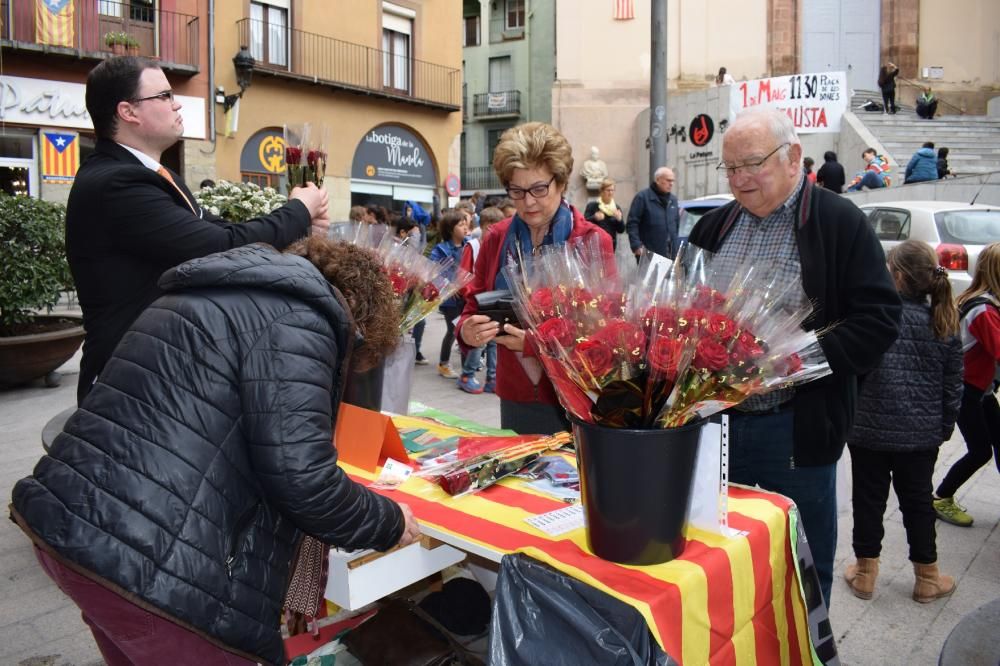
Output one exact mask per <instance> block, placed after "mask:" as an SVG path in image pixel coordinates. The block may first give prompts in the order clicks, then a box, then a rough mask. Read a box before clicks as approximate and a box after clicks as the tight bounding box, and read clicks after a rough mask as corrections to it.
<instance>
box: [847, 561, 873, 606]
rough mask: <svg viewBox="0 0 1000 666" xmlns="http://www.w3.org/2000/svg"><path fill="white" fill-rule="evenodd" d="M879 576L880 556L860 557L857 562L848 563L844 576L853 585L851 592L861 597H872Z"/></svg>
mask: <svg viewBox="0 0 1000 666" xmlns="http://www.w3.org/2000/svg"><path fill="white" fill-rule="evenodd" d="M877 577H878V558H877V557H859V558H858V561H857V563H856V564H849V565H847V571H845V572H844V578H845V579H846V580H847V584H848V585H850V586H851V592H853V593H854V596H856V597H857V598H859V599H871V598H872V593H873V592H874V591H875V579H876V578H877Z"/></svg>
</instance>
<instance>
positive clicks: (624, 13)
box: [613, 0, 635, 21]
mask: <svg viewBox="0 0 1000 666" xmlns="http://www.w3.org/2000/svg"><path fill="white" fill-rule="evenodd" d="M613 2H614V3H615V20H616V21H627V20H628V19H634V18H635V0H613Z"/></svg>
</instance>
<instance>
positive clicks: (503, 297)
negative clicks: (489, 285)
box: [475, 289, 524, 331]
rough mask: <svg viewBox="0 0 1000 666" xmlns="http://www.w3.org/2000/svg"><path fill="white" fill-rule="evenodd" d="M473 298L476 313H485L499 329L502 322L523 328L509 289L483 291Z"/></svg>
mask: <svg viewBox="0 0 1000 666" xmlns="http://www.w3.org/2000/svg"><path fill="white" fill-rule="evenodd" d="M475 299H476V306H477V309H478V314H481V315H486V316H487V317H489V318H490V320H491V321H495V322H497V323H498V324H500V326H501V331H502V327H503V325H504V324H512V325H514V326H517V327H518V328H524V327H523V326H521V322H520V321H519V320H518V318H517V313H516V312H515V311H514V295H513V294H511V293H510V290H509V289H496V290H494V291H484V292H482V293H479V294H476V295H475Z"/></svg>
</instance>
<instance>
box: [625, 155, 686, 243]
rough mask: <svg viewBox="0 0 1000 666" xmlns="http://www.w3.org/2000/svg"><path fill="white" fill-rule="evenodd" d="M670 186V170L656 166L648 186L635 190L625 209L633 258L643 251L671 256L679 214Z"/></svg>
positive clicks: (677, 231) (679, 221)
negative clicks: (626, 209)
mask: <svg viewBox="0 0 1000 666" xmlns="http://www.w3.org/2000/svg"><path fill="white" fill-rule="evenodd" d="M673 188H674V172H673V170H672V169H670V168H668V167H660V168H659V169H657V170H656V171H654V172H653V182H652V183H650V185H649V187H647V188H646V189H644V190H641V191H640V192H637V193H636V195H635V197H634V198H633V199H632V203H631V205H629V208H628V222H627V224H626V225H625V226H626V229H627V230H628V242H629V246H630V247H631V248H632V253H633V254H634V255H635V256H636V258H638V257H641V256H642V255H643V254H644V253H645V252H647V251H649V252H655V253H656V254H658V255H660V256H663V257H666V258H668V259H673V258H674V255H675V254H677V245H678V242H677V238H678V233H679V232H680V225H681V213H680V208H679V207H678V205H677V197H676V196H675V195H673V194H671V193H670V191H671V190H672V189H673Z"/></svg>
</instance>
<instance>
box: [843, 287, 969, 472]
mask: <svg viewBox="0 0 1000 666" xmlns="http://www.w3.org/2000/svg"><path fill="white" fill-rule="evenodd" d="M930 321H931V313H930V307H929V306H928V305H927V304H926V303H918V302H916V301H913V300H909V299H903V316H902V319H901V320H900V322H899V337H898V338H897V339H896V342H894V343H893V345H892V346H891V347H889V349H888V351H886V352H885V354H884V355H883V356H882V361H881V362H880V363H879V364H878V366H877V367H876V368H875V369H874V370H872V371H871V372H870V373H869V374H868V376H867V377H866V378H865V382H864V384H862V387H861V394H860V396H859V397H858V411H857V414H856V415H855V420H854V429H853V430H852V431H851V435H850V437H848V440H847V442H848V444H850V445H851V446H860V447H862V448H866V449H872V450H875V451H900V452H904V451H920V450H926V449H936V448H937V447H939V446H941V442H943V441H945V440H947V439H948V438H949V437H951V433H952V431H953V430H954V429H955V419H957V418H958V408H959V403H960V402H961V399H962V343H961V342H960V341H959V339H958V337H956V336H951V337H949V338H948V339H946V340H938V339H937V338H935V337H934V333H933V331H931V328H930Z"/></svg>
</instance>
